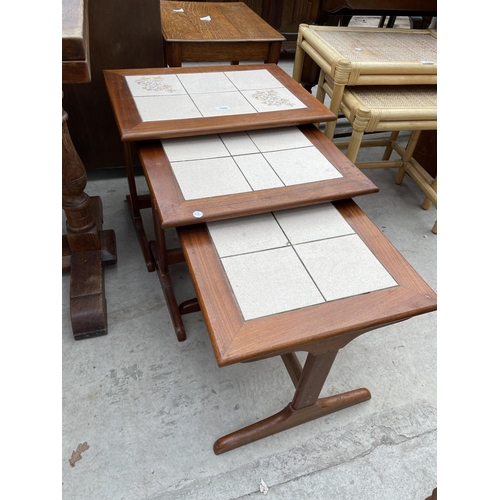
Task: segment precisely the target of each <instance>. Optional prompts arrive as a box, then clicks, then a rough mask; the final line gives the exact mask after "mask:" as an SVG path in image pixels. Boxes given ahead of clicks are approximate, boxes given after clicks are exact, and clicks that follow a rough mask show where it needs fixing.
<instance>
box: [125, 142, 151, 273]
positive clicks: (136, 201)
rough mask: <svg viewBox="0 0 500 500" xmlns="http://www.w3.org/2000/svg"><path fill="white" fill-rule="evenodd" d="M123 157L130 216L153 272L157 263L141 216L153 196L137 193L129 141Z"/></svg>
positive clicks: (148, 206) (144, 255)
mask: <svg viewBox="0 0 500 500" xmlns="http://www.w3.org/2000/svg"><path fill="white" fill-rule="evenodd" d="M123 158H124V160H125V171H126V173H127V182H128V188H129V192H130V194H129V195H127V197H126V200H127V205H128V208H129V211H130V216H131V217H132V221H133V223H134V229H135V233H136V235H137V239H138V240H139V245H140V246H141V251H142V255H143V257H144V261H145V262H146V267H147V269H148V271H149V272H150V273H151V272H153V271H154V270H155V265H154V262H153V256H152V255H151V251H150V248H149V245H148V238H147V236H146V231H145V230H144V223H143V221H142V217H141V209H144V208H151V198H150V196H149V195H142V196H139V195H138V194H137V186H136V184H135V177H134V166H133V164H132V154H131V152H130V144H129V143H128V142H124V143H123Z"/></svg>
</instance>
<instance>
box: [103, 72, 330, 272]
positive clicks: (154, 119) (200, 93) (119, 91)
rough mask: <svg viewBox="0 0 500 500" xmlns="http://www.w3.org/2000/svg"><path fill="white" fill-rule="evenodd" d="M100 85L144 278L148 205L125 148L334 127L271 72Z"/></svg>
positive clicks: (112, 77) (115, 79)
mask: <svg viewBox="0 0 500 500" xmlns="http://www.w3.org/2000/svg"><path fill="white" fill-rule="evenodd" d="M104 80H105V82H106V87H107V89H108V93H109V96H110V100H111V106H112V108H113V112H114V115H115V118H116V122H117V125H118V131H119V133H120V137H121V139H122V141H123V147H124V160H125V168H126V171H127V178H128V184H129V190H130V194H129V196H127V202H128V205H129V208H130V212H131V215H132V218H133V221H134V227H135V230H136V233H137V236H138V238H139V242H140V244H141V249H142V253H143V256H144V259H145V261H146V266H147V268H148V270H149V271H154V269H155V268H154V263H153V259H152V256H151V253H150V251H149V246H148V242H147V238H146V234H145V231H144V225H143V222H142V217H141V214H140V211H141V209H144V208H149V207H150V200H149V196H148V195H139V194H138V193H137V188H136V184H135V179H134V171H133V165H132V158H131V153H130V143H131V142H136V141H143V140H149V139H167V138H173V137H189V136H200V135H207V134H213V133H219V132H235V131H246V130H254V129H262V128H274V127H284V126H290V125H299V124H305V123H316V122H324V121H331V120H335V119H336V115H335V114H334V113H332V112H331V111H330V110H328V108H326V107H325V106H324V105H323V104H322V103H320V102H319V101H318V100H317V99H316V98H315V97H314V96H312V95H311V94H310V93H309V92H307V91H306V90H305V89H304V88H303V87H302V86H301V85H300V84H299V83H297V82H296V81H294V79H293V78H291V77H290V76H289V75H288V74H287V73H286V72H285V71H283V70H282V69H281V68H279V67H278V66H276V65H275V64H252V65H238V66H229V65H226V66H196V67H182V68H154V69H131V70H109V71H104Z"/></svg>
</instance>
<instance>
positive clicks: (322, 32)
mask: <svg viewBox="0 0 500 500" xmlns="http://www.w3.org/2000/svg"><path fill="white" fill-rule="evenodd" d="M306 53H307V54H308V55H309V56H310V57H311V58H312V59H313V60H314V61H315V62H316V64H318V66H319V67H320V69H321V72H320V77H319V82H318V89H317V93H316V97H317V99H318V100H320V101H321V102H324V100H325V93H326V94H328V95H329V97H330V98H331V103H330V110H331V111H333V112H334V113H335V114H338V111H339V109H340V103H341V100H342V95H343V93H344V89H345V87H346V86H354V85H425V84H436V83H437V32H436V30H432V29H425V30H414V29H392V28H391V29H382V28H349V27H337V26H310V25H307V24H301V25H300V27H299V34H298V38H297V48H296V52H295V62H294V69H293V78H294V79H295V80H296V81H297V82H300V79H301V74H302V68H303V65H304V57H305V54H306ZM323 73H324V74H326V75H328V76H329V78H330V80H331V82H333V83H332V84H330V85H329V86H326V87H325V86H324V85H323V83H324V81H325V78H324V75H323ZM335 126H336V122H332V123H328V124H327V125H326V130H325V135H326V136H327V137H328V138H330V139H332V138H333V135H334V133H335Z"/></svg>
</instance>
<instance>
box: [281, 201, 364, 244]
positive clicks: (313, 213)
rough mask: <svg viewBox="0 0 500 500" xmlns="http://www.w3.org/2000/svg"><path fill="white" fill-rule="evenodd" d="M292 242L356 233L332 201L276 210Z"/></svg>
mask: <svg viewBox="0 0 500 500" xmlns="http://www.w3.org/2000/svg"><path fill="white" fill-rule="evenodd" d="M274 216H275V217H276V219H277V221H278V223H279V225H280V226H281V228H282V229H283V231H284V233H285V234H286V236H287V237H288V239H289V240H290V242H291V243H292V244H294V245H295V244H297V243H305V242H311V241H315V240H322V239H326V238H334V237H336V236H342V235H347V234H354V230H353V229H352V227H351V226H350V225H349V224H348V223H347V222H346V220H345V219H344V217H342V215H341V214H340V212H339V211H338V210H337V209H336V208H335V207H334V206H333V205H332V204H331V203H322V204H320V205H312V206H308V207H300V208H291V209H289V210H280V211H276V212H274Z"/></svg>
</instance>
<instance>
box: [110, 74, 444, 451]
mask: <svg viewBox="0 0 500 500" xmlns="http://www.w3.org/2000/svg"><path fill="white" fill-rule="evenodd" d="M105 78H106V83H107V86H108V90H109V93H110V97H111V102H112V106H113V109H114V112H115V117H116V120H117V123H118V128H119V130H120V134H121V136H122V139H123V140H124V143H125V144H128V142H129V141H137V146H138V152H139V157H140V159H141V164H142V167H143V170H144V174H145V176H146V180H147V183H148V187H149V190H150V195H149V196H148V198H147V201H148V206H151V208H152V213H153V222H154V229H155V241H152V242H151V243H150V249H151V254H152V256H153V257H152V260H153V261H154V264H155V266H154V267H155V268H156V270H157V273H158V277H159V279H160V283H161V286H162V288H163V292H164V294H165V298H166V301H167V305H168V309H169V312H170V315H171V318H172V322H173V324H174V328H175V333H176V335H177V338H178V340H180V341H182V340H184V339H185V338H186V335H185V331H184V326H183V323H182V318H181V315H182V314H186V313H189V312H194V311H199V310H201V311H202V313H203V316H204V319H205V322H206V325H207V329H208V331H209V335H210V339H211V342H212V346H213V349H214V353H215V356H216V359H217V363H218V364H219V366H226V365H229V364H233V363H238V362H247V361H255V360H258V359H264V358H268V357H272V356H281V358H282V360H283V362H284V364H285V367H286V369H287V371H288V373H289V375H290V377H291V379H292V383H293V384H294V386H295V388H296V390H295V395H294V397H293V400H292V401H291V402H290V404H289V405H288V406H287V407H286V408H284V409H283V410H282V411H280V412H279V413H277V414H275V415H273V416H271V417H269V418H267V419H265V420H262V421H260V422H257V423H254V424H252V425H249V426H248V427H245V428H243V429H241V430H239V431H236V432H233V433H231V434H228V435H226V436H224V437H222V438H220V439H218V440H217V441H216V442H215V444H214V451H215V453H216V454H220V453H223V452H226V451H229V450H231V449H234V448H236V447H238V446H242V445H244V444H248V443H250V442H253V441H256V440H258V439H261V438H264V437H266V436H269V435H271V434H274V433H276V432H280V431H283V430H285V429H288V428H291V427H293V426H296V425H299V424H301V423H304V422H307V421H309V420H312V419H315V418H318V417H321V416H323V415H326V414H328V413H332V412H334V411H338V410H341V409H343V408H346V407H348V406H352V405H354V404H357V403H360V402H363V401H366V400H368V399H370V397H371V396H370V392H369V391H368V390H367V389H364V388H362V389H355V390H353V391H349V392H346V393H343V394H338V395H335V396H330V397H325V398H319V394H320V392H321V389H322V387H323V385H324V382H325V380H326V377H327V376H328V374H329V372H330V369H331V366H332V364H333V362H334V360H335V357H336V355H337V352H338V351H339V349H341V348H342V347H344V346H345V345H347V344H348V343H349V342H350V341H351V340H353V339H355V338H356V337H358V336H359V335H361V334H363V333H365V332H368V331H371V330H373V329H376V328H379V327H382V326H385V325H389V324H392V323H396V322H399V321H403V320H405V319H408V318H410V317H413V316H416V315H419V314H424V313H427V312H430V311H434V310H435V309H436V294H435V293H434V292H433V290H432V289H431V288H430V287H429V286H428V285H427V284H426V283H425V282H424V281H423V280H422V278H421V277H420V276H419V275H418V274H417V273H416V272H415V271H414V270H413V269H412V267H411V266H410V265H409V264H408V263H407V262H406V261H405V259H404V258H403V257H402V256H401V255H400V254H399V252H398V251H397V250H396V249H395V248H394V247H393V246H392V245H391V243H390V242H389V241H388V240H387V239H386V238H385V236H384V235H383V234H382V233H381V232H380V231H379V230H378V229H377V228H376V227H375V226H374V224H373V223H372V222H371V221H370V220H369V219H368V217H367V216H366V215H365V214H363V212H362V211H361V209H360V208H359V207H358V206H357V205H356V204H355V203H354V202H353V201H352V200H351V199H350V198H351V197H353V196H358V195H362V194H368V193H374V192H376V191H377V190H378V189H377V187H376V186H375V185H374V184H373V183H372V182H371V181H370V180H369V179H368V178H367V177H366V176H365V175H364V174H363V173H362V172H361V171H359V170H358V169H357V168H356V167H355V166H354V164H353V163H352V162H350V161H349V160H348V159H347V158H346V157H345V156H344V155H343V154H342V153H341V152H340V151H339V150H338V148H337V147H336V146H335V145H334V144H333V143H332V142H331V141H329V140H328V139H327V138H326V137H325V136H324V135H323V134H322V133H321V132H320V131H319V130H318V129H317V128H316V127H315V126H314V125H311V124H312V123H316V122H319V121H325V120H326V121H330V120H334V119H335V118H336V117H335V115H334V114H333V113H332V112H331V111H329V110H328V109H327V108H326V107H325V106H324V105H323V104H321V103H319V101H317V100H315V99H314V97H312V96H311V95H310V94H309V93H308V92H307V91H305V90H304V89H303V88H302V87H300V86H299V85H298V84H297V82H294V81H293V79H291V78H290V77H289V76H288V75H286V74H284V73H281V72H280V70H278V69H277V67H276V66H274V65H252V66H248V67H244V66H226V67H223V68H221V67H216V69H214V67H197V68H179V69H177V70H175V71H172V69H170V70H116V71H108V72H105ZM176 97H179V98H180V99H179V100H178V101H177V100H176ZM187 115H189V116H187ZM320 117H322V118H320ZM125 151H126V153H127V149H125ZM127 162H128V164H127V173H128V176H129V185H130V186H131V189H132V190H133V189H134V188H135V183H134V182H133V172H132V168H131V163H130V159H127ZM134 197H135V200H134V199H133V198H134ZM128 199H129V203H130V204H131V207H132V208H134V207H135V208H136V209H137V211H139V209H140V208H142V207H144V206H146V204H145V203H144V204H142V205H141V203H142V202H141V201H140V200H141V199H145V198H139V197H138V196H137V193H136V192H135V193H133V192H132V191H131V195H130V197H129V198H128ZM133 213H134V212H133ZM136 220H137V219H136ZM136 227H137V226H136ZM166 228H175V229H176V232H177V235H178V237H179V241H180V244H181V248H173V249H169V248H167V246H166V241H165V235H164V230H165V229H166ZM183 261H185V262H186V263H187V265H188V268H189V271H190V274H191V277H192V280H193V284H194V286H195V289H196V294H197V298H195V299H192V300H188V301H186V302H184V303H182V304H178V303H177V300H176V297H175V294H174V292H173V287H172V283H171V281H170V277H169V267H170V266H171V265H173V264H176V263H179V262H183ZM298 351H306V352H307V353H308V354H307V358H306V361H305V364H304V366H301V363H300V362H299V360H298V358H297V356H296V352H298Z"/></svg>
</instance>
